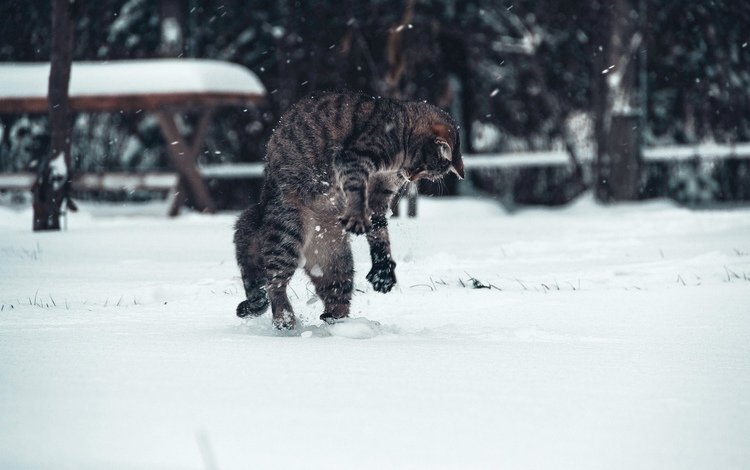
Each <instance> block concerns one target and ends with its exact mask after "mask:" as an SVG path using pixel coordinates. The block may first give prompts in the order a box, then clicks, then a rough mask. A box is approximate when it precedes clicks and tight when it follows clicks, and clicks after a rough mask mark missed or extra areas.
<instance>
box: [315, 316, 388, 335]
mask: <svg viewBox="0 0 750 470" xmlns="http://www.w3.org/2000/svg"><path fill="white" fill-rule="evenodd" d="M327 329H328V332H329V333H330V334H331V336H339V337H342V338H350V339H370V338H374V337H376V336H377V335H379V334H380V332H381V326H380V323H378V322H376V321H372V320H368V319H367V318H345V319H343V320H337V321H336V322H335V323H333V324H332V325H329V326H328V328H327Z"/></svg>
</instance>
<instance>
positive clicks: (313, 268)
mask: <svg viewBox="0 0 750 470" xmlns="http://www.w3.org/2000/svg"><path fill="white" fill-rule="evenodd" d="M316 228H317V230H316V231H315V232H312V234H311V236H310V239H309V241H308V243H307V245H306V246H305V250H304V255H305V272H306V273H307V275H308V276H310V279H311V280H312V283H313V285H314V286H315V293H316V294H317V295H318V297H320V299H321V300H322V301H323V306H324V307H323V314H322V315H321V316H320V319H321V320H324V321H326V322H329V323H330V322H332V321H334V320H338V319H341V318H346V317H348V316H349V303H350V301H351V298H352V290H353V288H354V283H353V279H354V261H353V258H352V250H351V246H350V245H349V236H348V235H347V234H346V233H342V230H341V228H340V227H339V226H338V225H337V224H336V223H335V222H332V223H331V224H330V225H317V226H316Z"/></svg>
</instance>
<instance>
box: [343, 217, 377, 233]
mask: <svg viewBox="0 0 750 470" xmlns="http://www.w3.org/2000/svg"><path fill="white" fill-rule="evenodd" d="M339 223H340V224H341V225H342V226H343V227H344V230H346V231H347V232H350V233H353V234H355V235H362V234H363V233H367V232H369V231H370V228H371V224H370V220H369V218H367V217H365V216H364V215H360V214H346V215H342V216H341V217H339Z"/></svg>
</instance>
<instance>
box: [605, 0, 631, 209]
mask: <svg viewBox="0 0 750 470" xmlns="http://www.w3.org/2000/svg"><path fill="white" fill-rule="evenodd" d="M610 8H611V9H610V16H609V25H610V28H609V39H608V45H607V51H606V55H605V57H606V62H605V65H604V68H603V69H602V70H600V71H598V72H596V71H595V73H598V74H599V77H600V80H601V81H600V84H601V87H600V90H601V99H603V100H604V102H603V103H601V105H600V106H598V111H599V112H598V113H597V114H598V115H597V120H598V121H599V122H598V123H597V136H596V137H597V139H596V140H597V162H596V184H595V188H596V191H595V193H596V196H597V198H598V199H599V200H602V201H622V200H633V199H637V198H638V196H639V177H640V169H641V155H640V148H641V145H640V135H641V129H640V128H639V124H640V122H639V112H640V108H639V106H638V98H639V95H638V50H639V49H640V45H641V39H642V35H641V33H640V31H639V23H640V18H639V16H640V14H642V11H641V12H639V8H638V2H637V0H615V1H614V2H613V5H612V6H611V7H610Z"/></svg>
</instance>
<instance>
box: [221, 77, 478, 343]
mask: <svg viewBox="0 0 750 470" xmlns="http://www.w3.org/2000/svg"><path fill="white" fill-rule="evenodd" d="M265 162H266V168H265V180H264V185H263V190H262V193H261V197H260V201H259V203H258V204H257V205H255V206H253V207H250V208H249V209H247V210H246V211H244V212H243V213H242V214H241V215H240V217H239V219H238V220H237V223H236V226H235V234H234V244H235V250H236V257H237V264H238V265H239V268H240V272H241V274H242V281H243V284H244V288H245V294H246V300H244V301H242V302H241V303H240V304H239V305H238V306H237V315H238V316H239V317H246V316H257V315H261V314H263V313H264V312H265V311H266V310H267V308H268V305H269V302H270V304H271V311H272V314H273V324H274V326H275V327H276V328H279V329H293V328H295V322H296V320H295V316H294V311H293V309H292V306H291V304H290V302H289V299H288V297H287V294H286V288H287V285H288V283H289V281H290V279H291V278H292V275H293V274H294V272H295V270H296V269H297V268H298V267H300V266H301V267H303V268H304V270H305V272H306V273H307V274H308V276H309V277H310V279H311V281H312V283H313V285H314V287H315V292H316V294H317V295H318V297H319V298H320V299H321V300H322V301H323V304H324V310H323V314H322V315H321V316H320V318H321V319H322V320H324V321H326V322H329V323H330V322H333V321H335V320H338V319H342V318H346V317H347V316H348V315H349V303H350V299H351V296H352V290H353V287H354V285H353V277H354V266H353V260H352V253H351V248H350V246H349V234H350V233H351V234H355V235H362V234H364V235H365V236H366V237H367V241H368V244H369V247H370V257H371V260H372V269H371V270H370V272H369V273H368V274H367V277H366V278H367V280H368V281H369V282H370V283H371V284H372V286H373V288H374V289H375V290H376V291H378V292H382V293H386V292H389V291H390V290H391V289H392V288H393V286H394V285H395V284H396V276H395V267H396V263H395V261H393V257H392V256H391V249H390V241H389V237H388V222H387V219H386V212H387V211H388V208H389V206H390V202H391V199H392V198H393V196H394V195H395V194H396V193H397V192H398V191H399V190H400V189H401V188H402V187H403V186H404V185H405V184H407V183H409V182H414V181H417V180H419V179H421V178H428V179H431V180H436V179H439V178H442V177H443V176H445V175H446V174H448V173H451V172H452V173H454V174H456V175H457V176H458V177H459V178H463V177H464V168H463V160H462V156H461V150H460V141H459V135H458V128H457V126H456V124H455V122H454V121H453V119H452V118H451V117H450V115H448V114H447V113H446V112H444V111H442V110H441V109H439V108H437V107H435V106H432V105H429V104H427V103H426V102H406V101H398V100H393V99H387V98H376V97H371V96H367V95H364V94H361V93H356V92H348V91H347V92H324V93H318V94H313V95H311V96H308V97H307V98H304V99H302V100H301V101H299V102H297V103H296V104H295V105H293V106H292V107H291V108H290V109H289V110H288V111H287V112H286V113H284V115H283V116H282V117H281V119H280V121H279V124H278V125H277V127H276V128H275V129H274V131H273V135H272V136H271V138H270V140H269V141H268V144H267V146H266V159H265Z"/></svg>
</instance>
